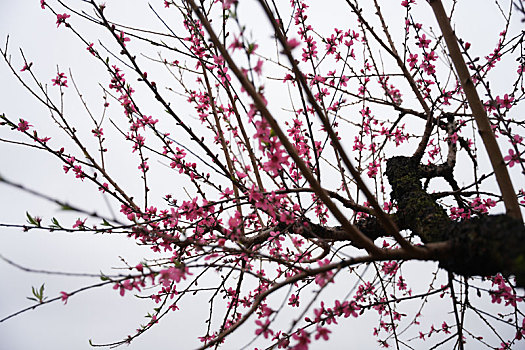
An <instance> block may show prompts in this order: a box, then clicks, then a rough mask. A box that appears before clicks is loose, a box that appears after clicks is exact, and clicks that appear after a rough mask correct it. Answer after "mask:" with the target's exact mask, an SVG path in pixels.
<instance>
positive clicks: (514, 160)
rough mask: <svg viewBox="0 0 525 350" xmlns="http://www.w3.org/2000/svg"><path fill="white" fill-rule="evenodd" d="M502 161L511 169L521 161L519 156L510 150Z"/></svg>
mask: <svg viewBox="0 0 525 350" xmlns="http://www.w3.org/2000/svg"><path fill="white" fill-rule="evenodd" d="M503 159H504V160H505V161H506V162H509V167H511V168H512V167H513V166H514V164H518V163H521V159H520V157H519V155H518V154H516V153H515V152H514V150H513V149H512V148H511V149H509V155H508V156H505V158H503Z"/></svg>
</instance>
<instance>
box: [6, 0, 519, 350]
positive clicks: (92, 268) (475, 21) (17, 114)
mask: <svg viewBox="0 0 525 350" xmlns="http://www.w3.org/2000/svg"><path fill="white" fill-rule="evenodd" d="M330 1H334V3H335V2H336V0H330ZM338 1H340V2H342V0H338ZM399 1H400V0H395V1H394V2H395V3H396V4H397V2H399ZM490 2H491V1H485V0H483V1H482V0H479V1H474V0H469V1H460V2H459V3H461V4H462V5H461V6H459V7H458V12H459V15H460V16H462V17H461V18H464V20H463V21H462V22H460V23H459V24H458V27H457V29H458V32H460V33H462V35H463V37H464V38H467V40H470V41H471V42H473V43H475V44H477V45H478V46H476V49H478V50H480V51H482V49H480V47H481V48H483V47H484V46H483V45H485V44H484V43H486V48H487V50H490V48H492V47H493V46H494V44H495V42H496V41H497V35H498V33H497V32H496V31H497V30H498V29H494V28H499V27H497V25H499V24H500V23H501V21H498V20H494V22H492V21H493V20H492V18H494V17H492V15H493V14H492V13H491V11H493V8H492V7H488V6H486V5H487V3H490ZM67 3H69V4H71V5H72V6H77V4H78V3H79V2H78V1H67ZM162 3H163V1H160V0H155V1H152V4H153V5H154V6H155V7H156V8H163V5H162ZM241 3H243V4H246V3H251V1H245V0H241ZM319 3H321V1H319V2H318V3H317V5H318V7H315V8H314V9H313V10H312V11H313V13H316V16H318V17H319V18H323V16H324V18H326V20H325V21H323V22H320V24H319V25H320V26H331V25H332V23H333V22H337V21H340V22H344V19H345V15H344V14H342V13H339V12H337V11H336V12H335V13H334V12H333V11H331V10H330V8H328V6H327V5H326V4H328V3H329V1H322V3H323V6H319ZM418 3H421V4H420V5H421V6H418V10H417V11H418V12H419V13H425V11H426V13H427V15H429V14H430V8H429V7H428V6H426V4H425V1H423V0H418ZM505 3H506V2H505ZM50 4H52V5H53V6H54V7H55V8H57V9H59V8H60V7H58V6H57V5H56V3H55V2H53V1H50ZM107 5H108V10H110V11H112V12H109V13H110V14H113V15H118V16H121V17H119V18H124V19H123V20H122V22H125V23H128V24H130V25H135V24H136V23H140V25H141V27H147V26H148V25H150V24H151V25H152V26H153V28H157V29H159V28H160V24H159V23H158V21H156V20H155V17H154V15H153V14H152V13H151V11H150V10H149V9H148V7H147V3H146V2H145V1H139V0H127V1H124V0H120V1H115V0H109V1H107ZM252 5H253V4H252ZM252 5H250V6H252ZM253 6H254V8H255V5H253ZM84 8H87V7H85V6H84ZM250 11H252V10H250ZM250 11H248V12H250ZM253 11H255V9H254V10H253ZM58 12H59V13H63V12H68V11H66V10H63V9H60V10H58ZM248 12H247V13H248ZM253 16H256V15H253ZM254 18H255V17H254ZM424 18H426V19H427V20H428V21H433V19H432V17H431V16H426V17H424ZM55 21H56V19H55V16H54V15H53V14H52V13H50V12H49V11H44V10H41V9H40V6H39V2H38V1H37V0H22V1H5V0H4V1H2V2H1V3H0V46H2V47H4V46H5V41H6V37H7V35H8V34H9V35H10V38H9V52H10V54H12V55H13V62H17V63H16V64H15V66H16V67H18V68H22V64H21V63H20V62H22V61H21V59H20V51H19V47H21V48H23V50H24V54H25V55H26V58H27V59H28V60H29V61H31V62H33V63H34V66H33V67H34V68H33V69H34V72H36V73H37V74H38V76H39V77H40V78H41V79H42V81H44V82H46V83H48V84H50V85H51V78H54V77H55V75H56V72H57V64H58V65H59V70H60V71H63V72H66V75H68V76H70V73H69V69H71V71H72V73H73V75H74V77H75V80H76V81H77V82H78V84H79V86H80V87H81V90H82V93H83V94H85V97H86V100H88V102H90V103H93V104H95V105H100V101H101V96H102V94H101V92H100V89H99V88H98V87H97V85H96V83H97V81H100V82H101V83H102V84H105V85H107V81H108V79H107V74H106V73H104V70H103V69H101V68H100V67H98V65H96V64H93V63H94V60H93V59H91V58H90V57H89V55H86V54H85V46H84V45H83V44H81V43H79V41H78V40H76V39H75V38H74V37H72V36H71V33H70V32H69V31H67V30H65V28H58V29H57V27H56V23H55ZM72 21H74V23H75V24H76V25H78V28H80V30H84V31H86V32H87V33H89V35H90V37H91V38H95V39H96V38H97V37H99V36H100V37H102V35H104V34H103V33H104V32H103V31H101V30H100V28H94V27H92V26H88V25H86V24H85V23H83V22H82V21H79V20H78V19H76V18H75V19H73V18H72ZM72 23H73V22H72ZM427 23H433V22H425V24H427ZM513 25H514V26H518V25H520V24H519V21H518V20H516V23H515V24H513ZM494 26H495V27H494ZM434 28H435V29H436V30H437V28H436V27H435V26H434ZM95 39H94V40H95ZM94 40H93V41H94ZM486 52H487V53H488V51H486ZM511 70H514V68H512V69H511ZM491 84H492V82H491ZM499 84H502V85H503V84H504V78H502V82H499V81H497V80H496V81H494V86H496V87H497V86H498V85H499ZM70 89H72V84H70ZM0 90H1V91H0V113H5V114H6V115H8V116H9V117H11V118H24V119H27V120H29V121H30V122H31V123H32V124H34V125H35V126H38V130H39V131H40V130H42V132H43V134H45V131H47V130H52V125H51V124H52V122H51V121H50V119H49V113H48V112H47V111H46V110H45V109H44V108H43V107H42V105H41V104H39V103H38V102H37V101H36V100H35V99H34V98H32V97H31V96H30V95H29V94H28V93H27V91H26V90H25V89H24V88H23V87H22V86H21V84H20V83H19V82H18V81H17V80H16V79H15V78H14V76H13V75H12V74H11V73H10V71H9V70H8V68H7V65H6V64H5V63H4V62H1V63H0ZM69 98H70V100H71V104H69V105H68V108H69V109H70V110H75V108H77V109H78V110H79V112H78V116H77V115H75V116H74V117H73V118H76V119H74V120H75V122H76V123H78V124H77V125H80V126H82V125H87V124H83V123H84V121H83V119H82V118H84V119H85V118H86V116H85V115H84V114H83V112H80V110H81V108H82V107H81V105H80V103H79V102H78V98H77V97H75V96H74V94H71V95H70V96H69ZM152 108H158V107H152ZM87 132H89V130H88V131H87ZM9 135H11V134H10V133H9V132H7V130H5V128H0V138H7V137H8V136H9ZM9 137H10V136H9ZM57 138H58V140H60V138H59V137H57ZM63 142H67V141H66V140H63ZM123 151H124V150H123ZM126 152H127V149H126ZM123 154H124V153H123ZM0 159H1V163H0V175H2V176H5V177H6V178H8V179H10V180H12V181H14V182H18V183H21V184H25V185H27V186H28V187H29V188H32V189H35V190H38V191H40V192H42V193H44V194H48V195H53V196H55V197H56V198H59V199H61V200H64V201H67V202H70V203H73V204H75V205H77V206H79V207H82V208H86V209H89V210H97V212H99V213H103V214H104V215H108V216H111V215H112V210H113V211H116V212H117V213H118V210H119V206H118V205H116V203H111V202H110V204H109V206H108V204H107V203H106V201H105V200H104V199H103V197H102V196H101V195H100V194H99V193H98V191H96V190H93V187H92V186H90V185H87V184H79V182H78V181H76V180H75V179H74V178H73V177H72V176H66V175H64V173H63V171H62V169H61V165H60V164H59V163H58V162H57V161H56V160H55V159H53V157H51V156H49V155H47V154H45V153H43V152H35V150H32V149H27V148H24V147H20V146H17V145H7V144H3V143H0ZM133 164H134V163H133ZM133 164H132V166H133ZM124 166H125V165H123V168H122V169H121V170H120V173H119V175H120V176H122V179H121V180H122V181H123V183H124V184H125V186H128V188H132V189H133V188H135V186H138V184H137V183H136V182H134V181H135V180H136V179H134V178H133V177H130V176H128V175H127V173H126V172H127V170H126V168H124ZM159 176H161V175H159ZM516 185H518V184H516ZM0 198H1V200H0V222H1V223H24V222H25V221H26V218H25V215H26V211H28V212H30V213H31V214H33V215H38V216H42V217H44V218H46V219H47V220H49V219H50V218H52V217H54V216H56V217H61V218H64V219H63V220H64V222H65V223H66V224H69V225H72V223H73V222H74V221H75V220H76V218H78V217H79V215H77V214H73V213H64V212H60V211H59V210H58V208H57V207H56V206H55V205H50V203H49V202H48V201H46V200H44V199H41V198H38V197H35V196H33V195H31V194H28V193H24V192H22V191H20V190H17V189H14V188H11V187H8V186H5V185H4V184H1V183H0ZM110 207H111V209H110ZM0 254H1V255H2V256H4V257H6V258H8V259H11V260H14V261H15V262H16V263H18V264H21V265H23V266H26V267H31V268H34V269H43V270H51V271H62V272H76V273H80V272H85V273H93V274H97V273H99V272H100V271H103V272H105V273H108V274H109V273H112V272H113V273H118V271H113V270H112V267H117V266H122V263H121V259H120V258H119V257H124V258H125V259H126V261H129V262H130V264H133V265H134V264H136V263H137V262H140V261H141V259H142V258H143V257H144V256H153V255H152V254H151V253H150V252H149V251H148V250H147V249H145V248H142V247H138V246H137V245H136V244H135V243H134V242H133V241H131V240H129V239H127V238H125V237H119V236H109V235H105V236H102V235H95V236H93V235H89V234H86V233H80V234H79V233H76V234H68V233H49V232H45V231H37V230H32V231H29V232H22V231H21V230H20V229H9V228H1V227H0ZM407 269H409V270H411V271H414V272H415V273H420V274H422V275H423V274H425V273H427V272H429V271H433V270H434V269H435V266H434V265H428V264H421V263H416V264H412V265H410V267H408V268H407ZM407 274H408V273H407ZM0 276H2V283H0V318H2V317H4V316H6V315H8V314H10V313H12V312H15V311H17V310H20V309H22V308H24V307H27V306H29V305H31V304H32V302H30V301H29V300H27V299H26V298H25V297H26V296H30V294H31V287H32V286H37V287H38V286H40V285H41V284H43V283H45V286H46V294H47V295H49V296H51V297H55V296H57V295H58V294H59V293H60V291H71V290H74V289H76V288H79V287H81V286H84V285H86V284H90V283H94V282H96V281H97V279H93V278H92V279H90V278H80V277H68V278H64V277H56V276H51V275H44V274H37V273H28V272H23V271H21V270H20V269H17V268H15V267H13V266H10V265H9V264H7V263H4V262H2V261H0ZM422 283H423V284H424V283H426V284H427V285H428V281H422ZM152 307H153V304H152V303H150V302H149V301H143V300H139V299H137V298H134V297H132V296H129V297H126V298H122V297H120V296H119V295H118V293H117V292H114V291H113V290H111V288H110V287H103V288H99V289H95V290H92V291H89V292H87V293H83V294H82V295H79V296H77V297H73V298H71V299H70V300H69V302H68V304H67V305H66V306H64V305H63V303H60V302H58V303H52V304H50V305H46V306H43V307H41V308H38V309H37V310H35V311H31V312H28V313H25V314H23V315H20V316H18V317H15V318H13V319H11V320H9V321H7V322H4V323H1V324H0V339H1V340H0V343H1V345H0V348H2V349H6V350H25V349H41V350H48V349H49V350H51V349H80V350H82V349H90V348H91V347H90V346H89V345H88V339H92V340H93V341H94V342H97V343H103V342H111V341H117V340H120V339H121V337H124V336H125V335H127V334H130V333H133V332H134V330H135V329H136V328H137V327H138V325H139V324H140V323H146V322H147V320H146V319H145V318H144V315H146V314H147V313H148V312H150V311H151V308H152ZM188 308H190V309H191V310H192V312H189V313H188V312H186V313H184V314H181V315H180V316H179V315H176V314H174V315H171V316H170V317H169V318H167V319H166V320H164V322H161V324H160V325H158V326H156V327H153V328H152V329H151V330H149V331H148V332H147V334H146V335H144V336H141V337H139V338H138V339H137V340H136V341H135V342H134V343H133V344H132V345H131V346H129V347H128V348H129V349H131V350H141V349H151V348H154V347H157V348H158V349H168V348H170V349H187V348H192V347H194V346H195V345H196V344H197V343H196V342H195V340H194V339H189V338H190V337H188V336H187V334H188V333H196V334H197V335H202V332H200V333H199V332H197V331H196V330H197V329H199V330H202V329H203V318H204V317H205V316H202V315H206V310H207V309H208V305H207V303H206V302H204V301H202V300H194V301H193V302H192V303H191V304H189V305H188ZM198 315H199V316H198ZM427 315H429V316H427V317H431V315H432V311H429V313H428V314H427ZM367 320H368V321H370V322H372V321H371V320H372V318H365V319H364V320H363V319H360V322H358V323H357V322H354V323H349V324H348V325H346V326H344V325H343V324H342V325H341V327H340V328H341V329H342V330H343V332H339V333H334V338H333V342H332V343H330V348H334V349H348V348H350V346H349V344H352V348H354V347H355V348H375V347H376V343H375V338H373V337H372V336H371V329H372V326H370V322H368V323H367V322H366V321H367ZM243 332H244V333H243ZM252 335H253V329H252V328H250V327H247V330H246V331H241V335H239V338H242V339H243V343H245V342H247V341H249V340H250V339H251V337H252ZM315 346H316V347H318V348H323V346H324V344H323V343H321V342H318V343H317V344H316V345H315ZM230 348H231V349H234V348H236V346H235V347H230Z"/></svg>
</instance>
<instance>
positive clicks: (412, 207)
mask: <svg viewBox="0 0 525 350" xmlns="http://www.w3.org/2000/svg"><path fill="white" fill-rule="evenodd" d="M386 175H387V177H388V181H389V183H390V186H391V187H392V193H391V197H392V199H393V200H394V201H395V202H396V203H397V207H398V212H397V213H396V216H397V220H398V222H399V223H400V226H402V227H405V228H408V229H410V230H411V231H412V233H413V234H416V235H418V236H419V237H420V238H421V240H422V241H423V243H434V242H441V241H450V242H451V243H452V244H451V247H452V248H451V251H450V252H449V254H446V255H445V256H444V257H442V258H441V259H440V266H441V267H443V268H445V269H446V270H448V271H451V272H454V273H457V274H459V275H463V276H489V275H494V274H496V273H498V272H500V273H502V274H503V275H505V276H509V275H515V276H516V280H517V284H518V285H519V286H525V228H524V226H523V222H521V221H520V220H516V219H514V218H511V217H510V216H507V215H483V216H479V217H474V218H471V219H468V220H462V221H460V222H455V221H453V220H451V219H450V218H449V217H448V215H447V213H446V211H445V210H444V209H443V208H442V207H441V206H440V205H439V204H438V203H437V202H436V201H435V200H434V199H433V198H432V197H431V196H430V195H429V194H428V193H427V192H426V191H425V190H424V189H423V186H422V184H421V178H422V176H421V174H420V172H419V164H418V161H416V160H414V159H413V158H411V157H393V158H390V159H389V160H388V161H387V170H386Z"/></svg>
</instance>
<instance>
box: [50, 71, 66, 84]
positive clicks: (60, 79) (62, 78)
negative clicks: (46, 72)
mask: <svg viewBox="0 0 525 350" xmlns="http://www.w3.org/2000/svg"><path fill="white" fill-rule="evenodd" d="M51 81H52V82H53V86H55V85H58V86H65V87H68V86H67V77H66V75H65V74H64V73H58V74H57V77H56V78H55V79H51Z"/></svg>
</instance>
